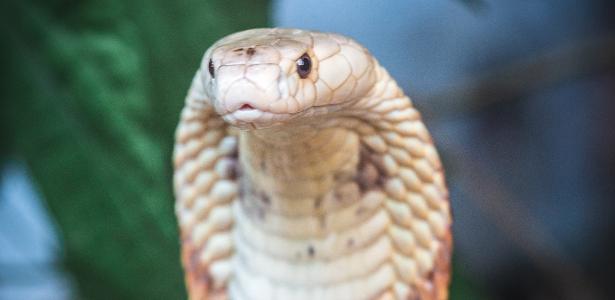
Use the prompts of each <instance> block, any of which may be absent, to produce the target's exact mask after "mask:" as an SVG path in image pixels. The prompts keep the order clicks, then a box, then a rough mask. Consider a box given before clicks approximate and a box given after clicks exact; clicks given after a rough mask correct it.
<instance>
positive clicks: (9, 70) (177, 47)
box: [0, 0, 268, 299]
mask: <svg viewBox="0 0 615 300" xmlns="http://www.w3.org/2000/svg"><path fill="white" fill-rule="evenodd" d="M0 10H1V13H0V15H1V17H2V21H0V22H2V29H0V31H1V32H2V36H3V37H4V38H3V40H4V41H3V43H6V45H3V46H2V47H1V48H2V50H0V51H2V52H1V53H0V54H2V55H1V56H2V58H1V59H2V65H3V71H2V72H3V73H4V74H3V76H2V78H3V80H2V91H0V93H2V102H1V103H0V118H1V121H0V125H1V126H2V128H1V129H0V138H2V141H3V142H4V143H5V145H3V147H2V148H3V151H7V149H10V153H12V155H17V156H18V157H20V158H23V159H25V160H26V161H27V163H28V166H29V167H30V170H31V172H32V174H33V176H34V179H35V181H36V183H37V184H38V186H39V188H40V190H41V191H42V193H43V196H44V198H45V199H46V200H47V201H48V204H49V207H50V208H51V211H52V212H53V214H54V216H55V219H56V220H57V222H58V224H59V228H60V230H61V232H62V235H63V239H64V242H65V251H66V262H67V267H68V269H69V270H70V271H71V272H72V274H74V278H75V279H76V281H77V283H78V285H79V289H80V296H81V297H83V298H87V299H128V298H133V299H181V298H185V292H184V285H183V280H182V279H183V276H182V271H181V267H180V264H179V256H178V249H179V244H178V237H177V229H176V223H175V218H174V215H173V211H174V209H173V197H172V188H171V182H172V181H171V176H172V169H171V151H172V146H173V132H174V129H175V125H176V123H177V120H178V117H179V111H180V109H181V107H182V105H183V99H184V96H185V94H186V91H187V88H188V85H189V84H190V81H191V79H192V76H193V75H194V72H195V71H196V68H197V67H198V65H199V62H200V59H201V56H202V54H203V52H204V50H205V49H206V48H207V47H208V46H209V45H210V44H211V43H212V42H213V41H215V40H216V39H218V38H220V37H222V36H224V35H226V34H229V33H231V32H234V31H238V30H242V29H246V28H250V27H262V26H265V25H267V24H266V20H267V10H268V3H267V2H266V1H264V0H259V1H223V0H210V1H196V0H181V1H161V0H155V1H143V0H141V1H130V2H128V1H121V0H103V1H58V0H55V1H16V0H9V1H3V3H2V4H0ZM0 154H1V153H0ZM5 154H6V153H5Z"/></svg>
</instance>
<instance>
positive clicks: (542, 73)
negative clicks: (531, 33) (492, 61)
mask: <svg viewBox="0 0 615 300" xmlns="http://www.w3.org/2000/svg"><path fill="white" fill-rule="evenodd" d="M613 70H615V36H603V37H598V38H592V39H588V40H585V41H577V42H574V43H571V44H568V45H564V46H560V47H556V48H553V49H549V50H546V51H544V52H543V53H539V54H538V55H535V56H532V57H529V58H524V59H522V60H519V61H517V62H514V63H512V64H510V65H508V66H506V67H503V68H499V69H496V70H494V71H489V72H487V73H485V74H481V75H478V76H475V77H473V78H470V79H467V80H463V81H461V82H459V83H457V84H454V85H453V87H452V88H449V89H446V90H444V91H443V92H441V93H438V94H435V95H426V96H424V97H421V98H422V99H426V101H424V103H429V104H428V105H424V107H423V111H424V113H425V114H426V115H431V116H432V117H435V118H442V117H445V116H449V115H451V114H460V113H468V112H472V111H477V110H480V109H481V108H483V107H485V106H488V105H492V104H494V103H498V102H502V101H511V100H517V99H521V98H522V96H524V95H526V94H528V93H530V92H532V91H536V90H540V89H544V88H546V87H548V86H550V85H553V84H557V83H561V82H564V81H567V80H571V79H575V78H579V77H582V76H587V75H591V74H596V73H600V72H607V71H613ZM419 97H420V96H417V98H419Z"/></svg>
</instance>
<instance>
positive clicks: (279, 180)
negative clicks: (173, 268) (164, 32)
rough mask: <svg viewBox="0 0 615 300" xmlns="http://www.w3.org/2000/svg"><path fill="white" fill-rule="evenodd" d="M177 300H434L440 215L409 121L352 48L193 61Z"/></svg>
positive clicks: (283, 49) (178, 172)
mask: <svg viewBox="0 0 615 300" xmlns="http://www.w3.org/2000/svg"><path fill="white" fill-rule="evenodd" d="M173 168H174V174H173V186H174V194H175V199H176V201H175V214H176V216H177V220H178V226H179V232H180V235H179V236H180V237H179V238H180V244H181V262H182V265H183V268H184V276H185V283H186V289H187V292H188V297H189V298H190V299H234V300H244V299H255V300H260V299H263V300H271V299H318V300H327V299H332V300H344V299H352V300H357V299H380V300H384V299H438V300H441V299H447V298H448V286H449V281H450V273H451V263H450V262H451V253H452V233H451V224H452V216H451V211H450V202H449V193H448V189H447V185H446V181H445V176H444V171H443V167H442V163H441V160H440V158H439V154H438V152H437V150H436V147H435V146H434V142H433V140H432V137H431V135H430V133H429V131H428V130H427V128H426V126H425V124H424V123H423V121H422V117H421V114H420V113H419V112H418V110H417V109H416V108H415V107H414V105H413V103H412V101H411V100H410V98H409V97H408V96H406V95H405V94H404V92H403V91H402V89H401V88H400V87H399V86H398V84H397V83H396V81H395V80H394V79H393V78H392V76H391V75H390V74H389V73H388V72H387V71H386V70H385V68H384V67H382V66H381V65H380V63H379V62H378V61H377V60H376V59H375V58H374V56H372V54H370V52H369V51H368V50H367V49H366V48H365V47H363V46H361V45H360V44H359V43H358V42H357V41H355V40H353V39H352V38H349V37H346V36H343V35H340V34H335V33H325V32H317V31H309V30H301V29H290V28H257V29H249V30H245V31H240V32H237V33H234V34H231V35H228V36H226V37H223V38H221V39H220V40H218V41H217V42H215V43H214V44H213V45H212V46H211V47H210V48H209V49H207V51H206V52H205V54H204V56H203V59H202V62H201V64H200V66H199V68H198V70H197V72H196V75H195V76H194V79H193V80H192V83H191V86H190V89H189V91H188V93H187V96H186V98H185V104H184V108H183V109H182V111H181V114H180V117H179V124H178V126H177V129H176V132H175V147H174V153H173Z"/></svg>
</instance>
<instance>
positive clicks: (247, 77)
mask: <svg viewBox="0 0 615 300" xmlns="http://www.w3.org/2000/svg"><path fill="white" fill-rule="evenodd" d="M375 65H376V62H375V60H374V59H373V58H372V56H371V55H370V54H369V52H368V51H367V50H366V49H365V48H364V47H362V46H361V45H359V44H358V43H357V42H355V41H353V40H352V39H350V38H347V37H344V36H341V35H337V34H330V33H320V32H308V31H303V30H298V29H280V28H261V29H251V30H246V31H241V32H238V33H235V34H232V35H229V36H227V37H224V38H222V39H221V40H219V41H217V42H216V43H215V44H214V45H212V46H211V47H210V48H209V49H208V50H207V52H206V53H205V55H204V57H203V61H202V63H201V72H200V74H201V80H202V85H203V87H204V88H205V93H206V95H207V98H208V99H209V101H210V104H212V105H213V107H214V108H215V110H216V112H217V113H218V114H219V115H220V116H222V118H223V119H224V120H225V121H226V122H228V123H230V124H231V125H234V126H237V127H239V128H241V129H254V128H266V127H272V126H277V125H281V124H288V123H290V122H293V121H299V120H306V117H307V116H310V117H314V116H325V115H328V114H330V113H332V112H336V111H341V110H343V109H344V107H346V106H347V104H349V103H352V102H355V101H357V100H359V99H361V98H363V97H364V96H365V95H366V94H367V93H368V92H369V90H370V89H371V88H372V87H373V86H374V83H375V81H376V72H375V71H374V69H375ZM310 120H315V118H310Z"/></svg>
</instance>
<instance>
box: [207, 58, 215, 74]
mask: <svg viewBox="0 0 615 300" xmlns="http://www.w3.org/2000/svg"><path fill="white" fill-rule="evenodd" d="M207 69H209V75H211V78H216V76H214V62H213V61H212V60H211V59H210V60H209V64H207Z"/></svg>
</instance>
